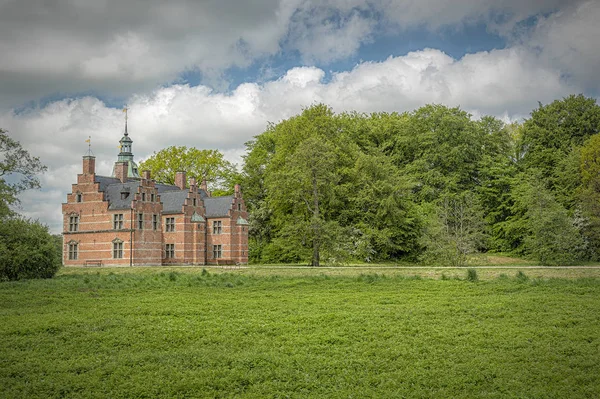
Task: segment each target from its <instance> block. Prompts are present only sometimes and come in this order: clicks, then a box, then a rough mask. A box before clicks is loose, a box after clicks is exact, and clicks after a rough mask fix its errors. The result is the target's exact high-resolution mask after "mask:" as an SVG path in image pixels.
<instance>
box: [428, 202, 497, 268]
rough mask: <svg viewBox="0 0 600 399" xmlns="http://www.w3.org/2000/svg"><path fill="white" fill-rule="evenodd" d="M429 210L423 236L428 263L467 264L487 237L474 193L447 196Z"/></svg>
mask: <svg viewBox="0 0 600 399" xmlns="http://www.w3.org/2000/svg"><path fill="white" fill-rule="evenodd" d="M425 209H426V211H425V212H426V213H427V214H428V217H427V223H426V224H425V229H424V232H423V236H422V239H421V243H422V246H423V247H424V249H425V251H424V252H423V254H422V255H421V261H422V262H424V263H427V264H441V265H445V266H464V265H465V264H466V263H467V258H468V255H470V254H472V253H474V252H477V250H478V249H479V248H481V246H482V245H483V242H484V239H485V232H484V228H485V226H484V220H483V216H482V213H481V210H480V207H479V205H478V204H477V202H476V198H475V197H474V195H473V194H471V193H469V192H465V193H463V194H462V195H450V194H449V195H446V196H444V198H442V199H440V200H439V201H438V203H437V205H436V206H434V207H429V209H427V208H425Z"/></svg>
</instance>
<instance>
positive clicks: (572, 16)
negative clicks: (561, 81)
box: [523, 1, 600, 90]
mask: <svg viewBox="0 0 600 399" xmlns="http://www.w3.org/2000/svg"><path fill="white" fill-rule="evenodd" d="M598 21H600V2H598V1H588V2H586V3H583V4H578V5H573V6H571V7H568V8H565V9H563V10H561V11H559V12H557V13H554V14H551V15H549V16H548V17H546V18H540V20H539V21H538V22H537V24H536V26H535V28H534V29H533V31H532V32H531V34H530V35H529V36H526V37H525V38H524V39H523V42H524V44H525V45H527V46H528V47H530V48H533V49H537V50H538V51H539V53H540V58H541V59H542V60H543V61H544V62H545V63H546V64H547V65H553V66H554V67H556V68H559V69H560V70H561V71H562V72H563V74H564V75H565V76H566V78H567V79H569V80H571V81H573V82H574V83H577V84H580V85H581V86H583V87H586V88H588V90H593V89H595V90H600V80H599V79H598V71H600V42H599V38H600V23H598Z"/></svg>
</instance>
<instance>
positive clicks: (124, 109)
mask: <svg viewBox="0 0 600 399" xmlns="http://www.w3.org/2000/svg"><path fill="white" fill-rule="evenodd" d="M128 110H129V108H127V105H125V108H123V112H125V136H129V134H128V133H127V111H128Z"/></svg>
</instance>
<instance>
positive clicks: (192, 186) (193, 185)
mask: <svg viewBox="0 0 600 399" xmlns="http://www.w3.org/2000/svg"><path fill="white" fill-rule="evenodd" d="M190 191H192V192H195V191H196V179H194V178H193V177H190Z"/></svg>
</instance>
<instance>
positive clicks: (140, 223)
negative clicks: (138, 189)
mask: <svg viewBox="0 0 600 399" xmlns="http://www.w3.org/2000/svg"><path fill="white" fill-rule="evenodd" d="M143 228H144V214H143V213H138V229H140V230H142V229H143Z"/></svg>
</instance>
